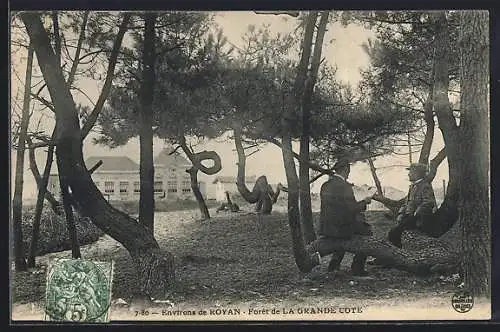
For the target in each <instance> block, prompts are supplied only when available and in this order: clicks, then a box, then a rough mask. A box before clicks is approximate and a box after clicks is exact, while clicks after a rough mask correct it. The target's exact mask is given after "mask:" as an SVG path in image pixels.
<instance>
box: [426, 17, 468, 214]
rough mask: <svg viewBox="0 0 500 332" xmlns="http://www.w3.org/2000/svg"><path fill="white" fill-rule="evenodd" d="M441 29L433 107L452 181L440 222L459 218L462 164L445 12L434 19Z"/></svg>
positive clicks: (441, 211)
mask: <svg viewBox="0 0 500 332" xmlns="http://www.w3.org/2000/svg"><path fill="white" fill-rule="evenodd" d="M432 19H433V20H434V22H435V24H436V28H437V35H436V41H435V50H434V80H433V81H434V86H433V93H434V95H433V104H434V111H435V112H436V116H437V118H438V124H439V128H440V129H441V133H442V134H443V140H444V144H445V148H446V156H447V158H448V174H449V181H448V187H447V190H446V196H445V198H444V201H443V203H442V204H441V206H440V207H439V209H438V211H437V214H438V215H437V217H438V218H439V219H450V220H451V219H453V220H456V219H457V217H458V206H457V203H458V184H459V181H460V180H459V179H460V177H461V174H460V164H461V162H462V157H461V155H460V135H459V128H458V126H457V124H456V121H455V117H454V116H453V112H452V109H451V106H450V102H449V98H448V90H449V76H448V57H449V54H448V47H449V33H448V22H447V20H446V16H445V14H444V13H443V12H439V13H434V14H433V15H432Z"/></svg>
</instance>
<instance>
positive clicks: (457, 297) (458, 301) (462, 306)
mask: <svg viewBox="0 0 500 332" xmlns="http://www.w3.org/2000/svg"><path fill="white" fill-rule="evenodd" d="M451 305H452V306H453V309H455V311H456V312H460V313H466V312H469V311H470V310H471V309H472V307H473V306H474V297H473V296H472V294H470V293H469V292H467V291H459V292H456V293H455V294H454V295H453V297H452V298H451Z"/></svg>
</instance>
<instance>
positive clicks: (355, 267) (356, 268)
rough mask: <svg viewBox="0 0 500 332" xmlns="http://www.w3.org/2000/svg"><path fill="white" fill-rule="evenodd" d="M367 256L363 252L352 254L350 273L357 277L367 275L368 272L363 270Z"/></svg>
mask: <svg viewBox="0 0 500 332" xmlns="http://www.w3.org/2000/svg"><path fill="white" fill-rule="evenodd" d="M367 258H368V257H367V256H366V255H364V254H356V255H354V259H353V260H352V264H351V273H352V274H353V275H354V276H357V277H364V276H367V275H368V272H367V271H366V270H365V263H366V259H367Z"/></svg>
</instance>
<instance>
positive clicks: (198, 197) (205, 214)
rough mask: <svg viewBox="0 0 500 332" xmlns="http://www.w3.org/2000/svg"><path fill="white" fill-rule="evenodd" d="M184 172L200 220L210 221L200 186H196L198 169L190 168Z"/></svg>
mask: <svg viewBox="0 0 500 332" xmlns="http://www.w3.org/2000/svg"><path fill="white" fill-rule="evenodd" d="M186 172H188V173H189V177H190V178H191V190H192V191H193V194H194V197H195V198H196V201H197V202H198V206H199V207H200V212H201V219H202V220H207V219H210V212H208V208H207V204H206V203H205V199H203V195H202V194H201V191H200V186H199V184H198V168H196V167H194V166H192V167H191V168H189V169H188V170H186Z"/></svg>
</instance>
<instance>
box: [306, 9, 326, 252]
mask: <svg viewBox="0 0 500 332" xmlns="http://www.w3.org/2000/svg"><path fill="white" fill-rule="evenodd" d="M328 16H329V12H328V11H324V12H322V13H321V15H320V20H319V25H318V29H317V32H316V39H315V42H314V51H313V55H312V58H311V70H310V72H309V76H308V77H307V79H306V81H305V86H304V91H303V95H302V102H301V115H302V135H301V137H300V151H299V155H300V164H299V165H300V167H299V185H300V218H301V222H302V226H303V227H304V240H305V241H306V243H310V242H312V241H314V240H315V239H316V233H315V232H314V222H313V217H312V205H311V185H310V183H309V144H310V131H311V128H310V127H311V124H310V120H311V110H310V108H311V98H312V94H313V91H314V86H315V85H316V80H317V75H318V70H319V65H320V63H321V51H322V49H323V39H324V37H325V32H326V24H327V23H328ZM314 20H315V22H316V18H315V19H314Z"/></svg>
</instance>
